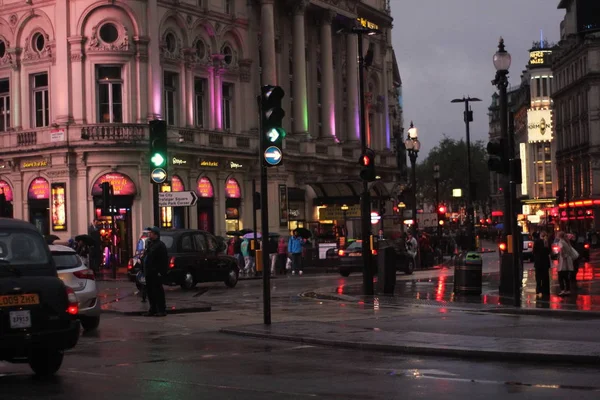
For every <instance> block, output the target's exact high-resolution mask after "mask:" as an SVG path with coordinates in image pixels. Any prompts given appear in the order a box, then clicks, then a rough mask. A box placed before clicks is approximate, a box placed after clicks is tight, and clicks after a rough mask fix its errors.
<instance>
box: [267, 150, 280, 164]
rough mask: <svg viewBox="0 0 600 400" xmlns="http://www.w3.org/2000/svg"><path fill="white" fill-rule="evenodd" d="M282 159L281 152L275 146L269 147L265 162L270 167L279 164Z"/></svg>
mask: <svg viewBox="0 0 600 400" xmlns="http://www.w3.org/2000/svg"><path fill="white" fill-rule="evenodd" d="M281 157H282V154H281V150H279V149H278V148H277V147H275V146H271V147H268V148H267V150H265V161H266V162H267V164H269V165H277V164H279V163H280V162H281Z"/></svg>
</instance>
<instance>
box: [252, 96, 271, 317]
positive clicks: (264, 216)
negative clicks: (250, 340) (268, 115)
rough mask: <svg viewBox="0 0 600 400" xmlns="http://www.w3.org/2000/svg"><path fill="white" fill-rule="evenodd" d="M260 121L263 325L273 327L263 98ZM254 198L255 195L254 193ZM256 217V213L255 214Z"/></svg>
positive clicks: (259, 113) (259, 111) (259, 103)
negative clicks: (264, 158)
mask: <svg viewBox="0 0 600 400" xmlns="http://www.w3.org/2000/svg"><path fill="white" fill-rule="evenodd" d="M257 100H258V121H259V123H260V127H259V132H260V135H259V136H260V142H259V144H260V146H259V148H260V149H261V151H260V153H259V165H260V221H261V225H262V246H261V251H262V263H263V268H262V269H263V323H264V324H265V325H271V266H270V265H269V264H270V262H269V261H270V256H269V251H268V248H267V247H268V246H267V242H268V240H269V196H268V190H269V185H268V180H267V179H268V176H267V166H266V165H265V163H264V160H263V157H264V151H265V149H266V148H267V142H266V137H265V132H264V130H263V127H264V125H265V124H264V121H263V110H262V98H261V96H258V98H257ZM252 196H254V193H252ZM254 215H256V211H255V214H254Z"/></svg>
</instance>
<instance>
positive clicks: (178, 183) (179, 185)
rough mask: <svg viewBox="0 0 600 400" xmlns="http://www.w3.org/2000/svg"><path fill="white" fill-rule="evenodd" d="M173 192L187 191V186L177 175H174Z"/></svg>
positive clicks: (172, 180)
mask: <svg viewBox="0 0 600 400" xmlns="http://www.w3.org/2000/svg"><path fill="white" fill-rule="evenodd" d="M171 191H173V192H183V191H185V186H184V184H183V181H182V180H181V178H180V177H178V176H177V175H173V177H172V178H171Z"/></svg>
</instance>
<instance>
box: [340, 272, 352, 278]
mask: <svg viewBox="0 0 600 400" xmlns="http://www.w3.org/2000/svg"><path fill="white" fill-rule="evenodd" d="M340 275H341V276H343V277H344V278H347V277H349V276H350V272H348V271H340Z"/></svg>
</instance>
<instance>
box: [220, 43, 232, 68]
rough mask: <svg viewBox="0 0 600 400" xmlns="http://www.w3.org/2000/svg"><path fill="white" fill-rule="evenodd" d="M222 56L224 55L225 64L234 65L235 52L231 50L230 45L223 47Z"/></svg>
mask: <svg viewBox="0 0 600 400" xmlns="http://www.w3.org/2000/svg"><path fill="white" fill-rule="evenodd" d="M221 54H223V56H224V57H223V61H224V62H225V64H227V65H231V64H232V63H233V50H232V49H231V46H229V45H225V46H223V49H222V50H221Z"/></svg>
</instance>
